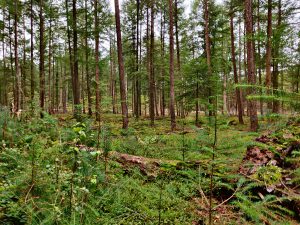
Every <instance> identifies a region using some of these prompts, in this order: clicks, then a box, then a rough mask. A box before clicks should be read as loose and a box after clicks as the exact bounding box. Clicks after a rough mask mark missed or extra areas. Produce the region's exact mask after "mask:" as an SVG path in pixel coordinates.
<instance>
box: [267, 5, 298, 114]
mask: <svg viewBox="0 0 300 225" xmlns="http://www.w3.org/2000/svg"><path fill="white" fill-rule="evenodd" d="M277 16H278V19H277V26H276V32H278V33H277V35H276V40H275V47H274V71H273V77H272V83H273V90H274V95H275V97H276V96H277V95H278V86H279V85H278V83H279V82H278V77H279V53H280V32H279V30H280V28H281V21H282V10H281V0H279V1H278V15H277ZM298 68H299V67H298ZM298 74H299V69H298ZM297 80H298V83H299V78H298V79H297ZM298 83H297V84H298ZM297 87H298V86H297ZM297 92H298V91H297ZM273 113H279V101H278V100H276V99H274V100H273Z"/></svg>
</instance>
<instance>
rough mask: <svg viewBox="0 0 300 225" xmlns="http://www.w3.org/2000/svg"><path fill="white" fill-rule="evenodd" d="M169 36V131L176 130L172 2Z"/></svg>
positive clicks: (171, 6) (171, 3)
mask: <svg viewBox="0 0 300 225" xmlns="http://www.w3.org/2000/svg"><path fill="white" fill-rule="evenodd" d="M169 16H170V25H169V29H170V30H169V35H170V38H169V39H170V116H171V130H172V131H174V130H175V129H176V118H175V93H174V30H173V19H174V18H173V0H169Z"/></svg>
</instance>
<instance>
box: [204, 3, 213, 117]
mask: <svg viewBox="0 0 300 225" xmlns="http://www.w3.org/2000/svg"><path fill="white" fill-rule="evenodd" d="M208 1H209V0H204V23H205V28H204V30H205V51H206V62H207V69H208V71H207V75H208V102H209V104H210V105H212V99H211V95H212V67H211V51H210V38H209V10H208ZM209 116H212V110H211V109H210V110H209Z"/></svg>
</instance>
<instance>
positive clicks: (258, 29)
mask: <svg viewBox="0 0 300 225" xmlns="http://www.w3.org/2000/svg"><path fill="white" fill-rule="evenodd" d="M257 33H258V35H260V0H257ZM257 53H258V56H257V57H258V58H257V61H258V80H259V86H260V95H262V89H261V86H262V75H261V56H260V54H261V53H260V38H258V40H257ZM259 108H260V114H261V115H263V114H264V111H263V101H262V99H260V101H259Z"/></svg>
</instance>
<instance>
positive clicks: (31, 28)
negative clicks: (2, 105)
mask: <svg viewBox="0 0 300 225" xmlns="http://www.w3.org/2000/svg"><path fill="white" fill-rule="evenodd" d="M34 80H35V76H34V62H33V0H30V100H31V110H33V103H34V86H35V85H34V84H35V82H34Z"/></svg>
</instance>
